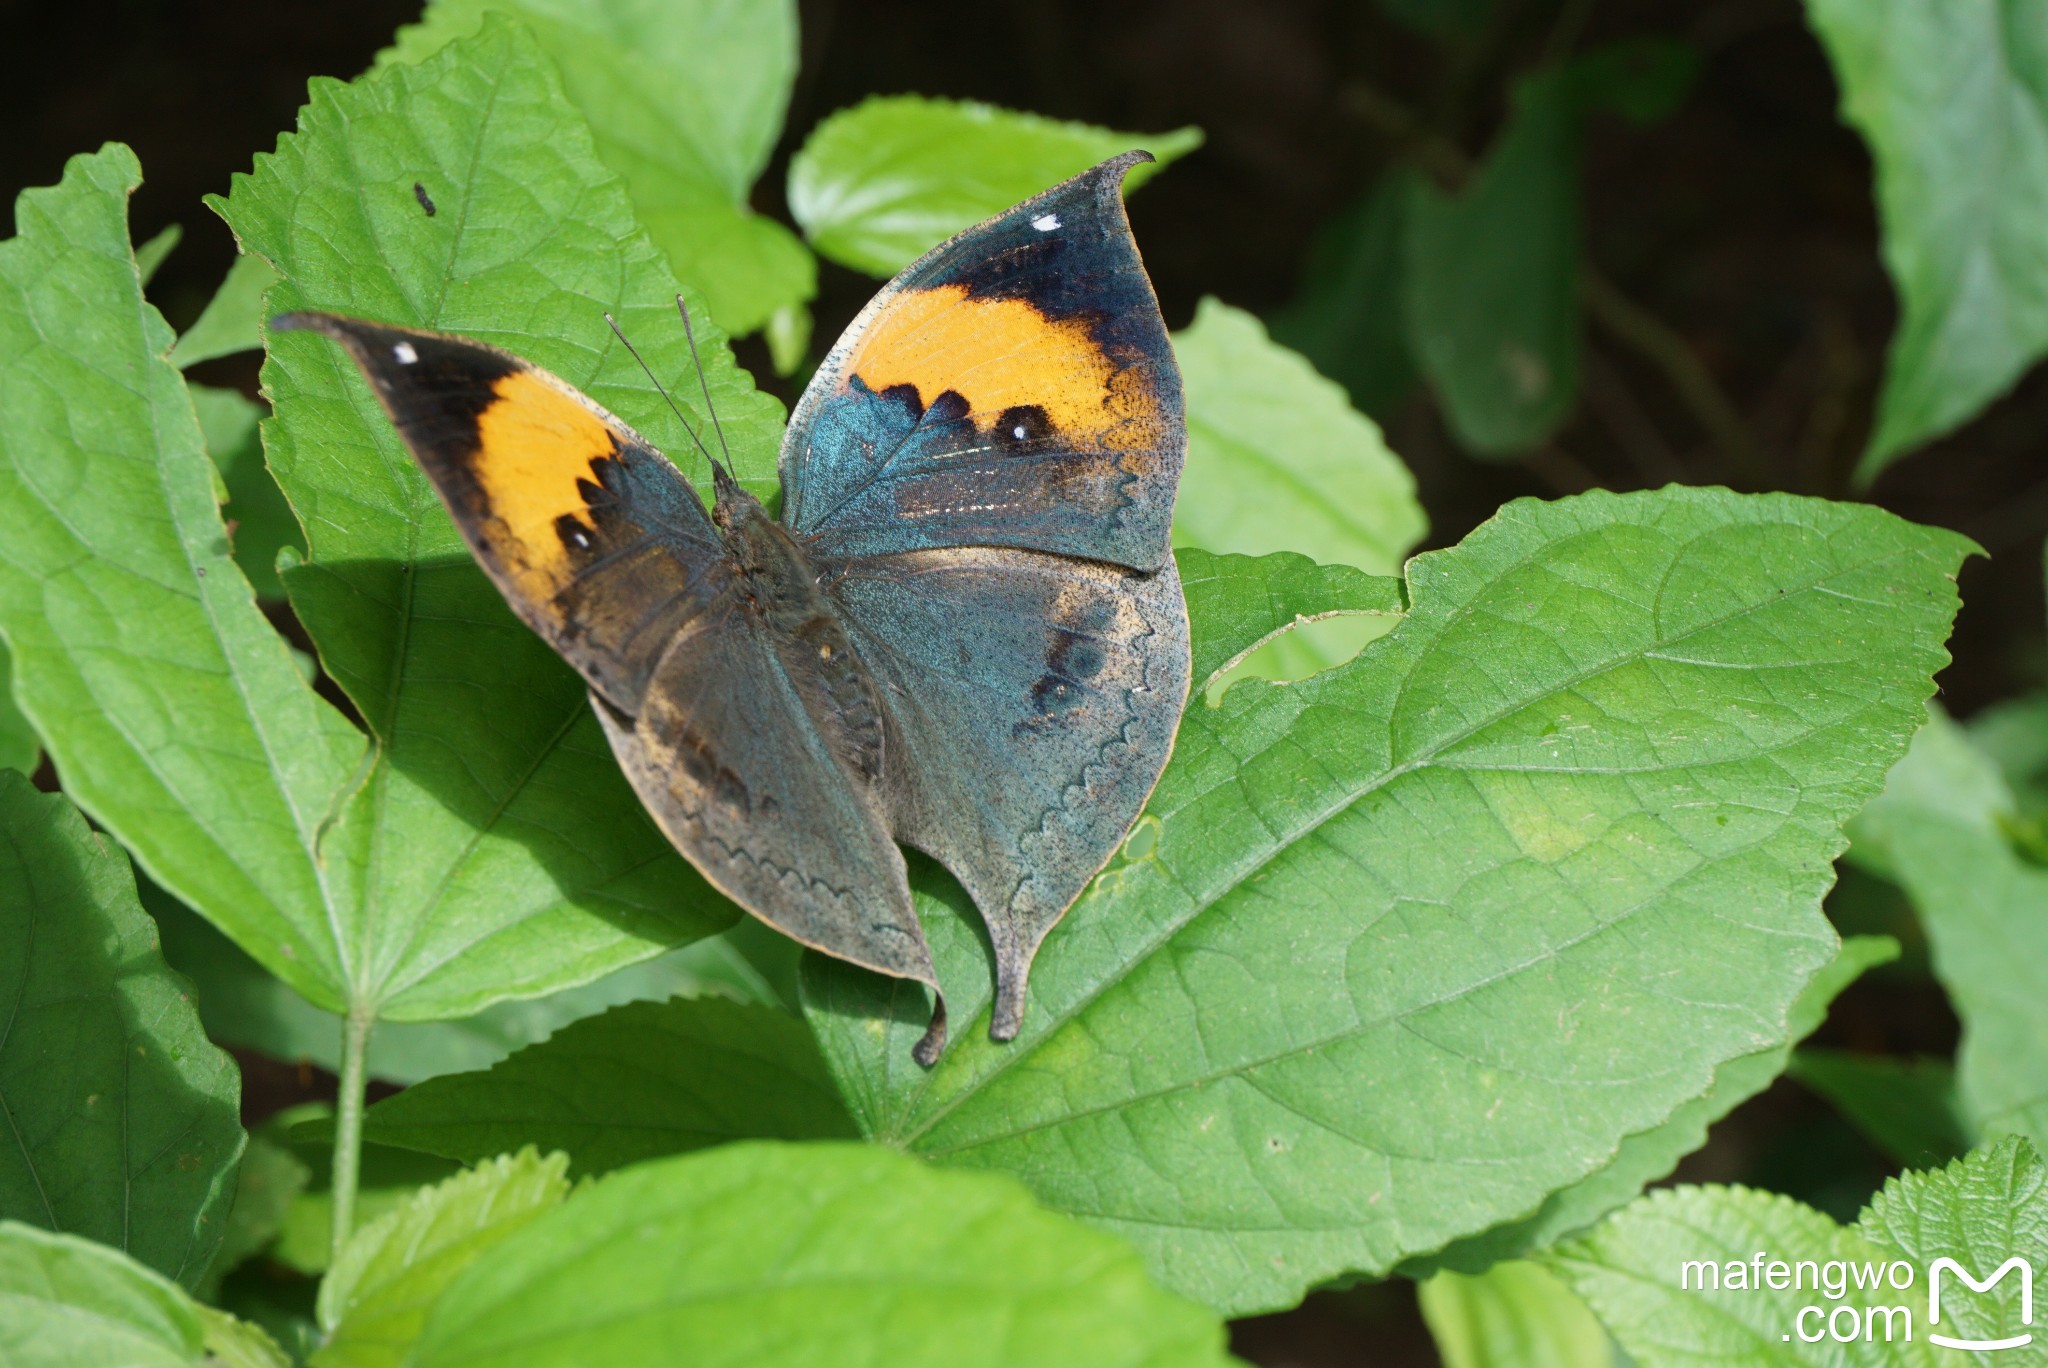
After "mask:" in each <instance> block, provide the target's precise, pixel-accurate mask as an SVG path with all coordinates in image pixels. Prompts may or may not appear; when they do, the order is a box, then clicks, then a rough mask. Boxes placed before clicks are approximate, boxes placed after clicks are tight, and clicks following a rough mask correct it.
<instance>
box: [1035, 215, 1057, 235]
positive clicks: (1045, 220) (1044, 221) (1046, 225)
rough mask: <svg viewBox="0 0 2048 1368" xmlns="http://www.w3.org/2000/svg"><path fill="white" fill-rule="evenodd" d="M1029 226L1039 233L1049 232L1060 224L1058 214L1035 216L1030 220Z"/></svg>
mask: <svg viewBox="0 0 2048 1368" xmlns="http://www.w3.org/2000/svg"><path fill="white" fill-rule="evenodd" d="M1031 226H1032V227H1033V228H1036V229H1037V230H1038V231H1039V232H1041V233H1050V232H1051V231H1052V230H1053V229H1055V228H1057V227H1059V226H1060V216H1059V215H1058V214H1040V215H1039V216H1038V217H1037V218H1035V219H1033V220H1031Z"/></svg>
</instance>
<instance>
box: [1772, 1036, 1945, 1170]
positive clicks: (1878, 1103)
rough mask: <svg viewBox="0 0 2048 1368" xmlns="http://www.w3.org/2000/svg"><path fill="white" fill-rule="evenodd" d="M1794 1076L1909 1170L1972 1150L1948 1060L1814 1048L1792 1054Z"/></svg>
mask: <svg viewBox="0 0 2048 1368" xmlns="http://www.w3.org/2000/svg"><path fill="white" fill-rule="evenodd" d="M1790 1073H1791V1075H1792V1077H1794V1078H1796V1079H1798V1080H1799V1081H1800V1082H1801V1083H1804V1084H1805V1085H1806V1086H1807V1087H1809V1088H1811V1089H1813V1090H1814V1091H1815V1092H1817V1093H1819V1094H1820V1095H1821V1096H1822V1097H1825V1098H1826V1099H1827V1100H1828V1101H1829V1102H1830V1103H1832V1104H1833V1105H1834V1108H1835V1110H1836V1111H1838V1112H1840V1113H1842V1115H1843V1116H1845V1117H1847V1118H1848V1120H1849V1123H1850V1124H1851V1125H1853V1126H1855V1127H1856V1129H1857V1130H1859V1131H1861V1132H1863V1134H1864V1135H1865V1136H1866V1137H1867V1138H1868V1139H1869V1140H1870V1142H1871V1143H1872V1144H1874V1145H1876V1146H1877V1147H1878V1148H1879V1149H1881V1150H1883V1151H1884V1152H1885V1153H1886V1154H1887V1155H1889V1156H1891V1158H1892V1159H1894V1160H1895V1161H1897V1162H1898V1163H1900V1164H1903V1165H1905V1166H1906V1167H1907V1168H1926V1167H1928V1166H1929V1165H1933V1164H1945V1163H1947V1162H1948V1161H1949V1160H1951V1159H1954V1158H1957V1157H1958V1156H1960V1155H1962V1154H1963V1153H1964V1152H1966V1151H1967V1150H1968V1149H1969V1148H1970V1143H1971V1136H1970V1132H1969V1127H1968V1126H1967V1125H1966V1124H1965V1123H1964V1121H1963V1119H1962V1117H1961V1116H1960V1115H1959V1114H1958V1113H1957V1108H1956V1076H1955V1070H1954V1068H1952V1067H1951V1066H1950V1065H1949V1062H1948V1061H1947V1060H1945V1059H1927V1058H1922V1059H1893V1058H1890V1057H1888V1056H1885V1055H1865V1054H1857V1053H1854V1052H1852V1051H1849V1050H1830V1049H1824V1048H1821V1047H1819V1046H1809V1047H1808V1048H1806V1049H1803V1050H1800V1051H1798V1052H1797V1053H1796V1054H1794V1055H1793V1056H1792V1067H1791V1069H1790Z"/></svg>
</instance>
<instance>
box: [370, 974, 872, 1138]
mask: <svg viewBox="0 0 2048 1368" xmlns="http://www.w3.org/2000/svg"><path fill="white" fill-rule="evenodd" d="M363 1133H364V1134H365V1135H366V1136H367V1137H368V1138H369V1139H371V1140H374V1141H376V1142H378V1143H380V1144H385V1145H396V1146H399V1147H401V1148H405V1149H416V1150H423V1151H425V1152H427V1153H429V1154H438V1155H442V1156H444V1157H446V1158H449V1159H459V1160H463V1161H464V1162H469V1163H474V1162H476V1161H477V1160H479V1159H481V1158H484V1157H485V1156H488V1155H493V1154H502V1153H505V1152H507V1151H509V1150H513V1149H517V1148H518V1147H519V1146H521V1145H529V1144H530V1145H538V1146H540V1147H541V1148H542V1149H548V1150H566V1151H567V1152H568V1153H569V1155H570V1156H571V1158H572V1159H573V1160H574V1161H575V1171H576V1172H577V1174H579V1175H581V1174H586V1173H603V1172H606V1171H608V1170H611V1169H615V1168H623V1167H624V1166H625V1165H627V1164H632V1163H637V1162H638V1161H640V1160H642V1159H654V1158H659V1157H661V1156H663V1155H669V1154H681V1153H684V1152H686V1151H688V1150H694V1149H702V1148H704V1147H705V1146H707V1145H717V1144H723V1143H724V1142H726V1141H728V1140H753V1139H763V1140H812V1139H843V1138H851V1137H853V1136H855V1135H857V1134H858V1132H857V1131H856V1130H855V1129H854V1125H853V1121H852V1119H851V1118H849V1117H848V1116H847V1114H846V1107H845V1105H844V1104H843V1103H841V1102H840V1100H839V1095H838V1093H837V1092H836V1091H834V1089H833V1086H832V1080H831V1078H830V1076H828V1075H827V1074H826V1072H825V1065H824V1061H823V1060H821V1059H820V1058H819V1057H818V1047H817V1045H816V1043H815V1042H814V1041H813V1040H812V1039H811V1032H810V1028H809V1027H807V1026H806V1025H805V1024H804V1023H803V1022H801V1021H798V1020H796V1019H795V1018H794V1017H791V1016H789V1015H787V1014H786V1013H783V1012H781V1011H778V1010H776V1009H775V1008H772V1007H762V1006H756V1005H750V1004H746V1003H739V1002H727V1001H723V1000H721V999H719V998H697V999H691V998H675V999H672V1000H671V1001H668V1002H635V1003H628V1004H627V1005H626V1006H623V1007H617V1008H614V1009H613V1010H611V1011H609V1012H606V1013H605V1014H604V1015H602V1016H596V1017H591V1018H589V1019H588V1020H585V1021H579V1022H575V1023H573V1024H571V1025H569V1026H566V1027H564V1028H563V1029H562V1030H560V1031H558V1032H557V1033H556V1034H555V1035H553V1036H552V1037H550V1038H549V1039H547V1040H545V1041H543V1042H541V1043H540V1044H537V1045H529V1046H528V1047H526V1048H525V1049H524V1050H521V1051H520V1052H519V1053H517V1054H515V1055H513V1056H512V1057H511V1058H509V1059H506V1060H503V1061H501V1062H500V1063H498V1064H495V1065H493V1066H492V1067H491V1068H490V1069H489V1070H488V1071H487V1072H483V1073H468V1074H453V1075H450V1076H448V1077H445V1078H437V1079H432V1080H430V1081H428V1082H426V1083H423V1084H421V1085H419V1086H418V1087H415V1088H409V1089H407V1090H406V1091H404V1092H402V1093H400V1094H398V1096H396V1097H391V1098H386V1099H385V1100H384V1101H382V1102H379V1103H378V1104H377V1105H376V1106H374V1107H372V1108H370V1111H369V1114H368V1115H367V1117H366V1118H365V1120H364V1132H363Z"/></svg>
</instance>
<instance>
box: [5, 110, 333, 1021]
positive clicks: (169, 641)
mask: <svg viewBox="0 0 2048 1368" xmlns="http://www.w3.org/2000/svg"><path fill="white" fill-rule="evenodd" d="M139 176H140V172H139V170H138V168H137V166H136V164H135V158H134V155H133V154H132V153H130V152H129V151H128V150H127V149H126V148H124V147H120V146H119V145H110V146H109V147H108V148H106V149H105V150H104V151H102V152H100V153H98V154H96V155H93V156H89V157H76V158H73V159H72V161H71V163H70V164H69V165H68V166H67V167H66V169H65V177H64V181H63V183H62V184H61V185H59V186H56V187H54V188H52V189H44V190H30V191H27V192H26V193H24V194H23V195H22V197H21V200H20V202H19V207H18V214H17V217H18V221H19V227H20V230H21V235H20V236H19V237H16V238H14V239H12V240H11V241H9V242H6V243H4V244H0V524H4V525H5V526H6V527H7V528H8V529H9V533H8V536H7V537H6V539H5V541H4V543H0V630H4V632H5V633H6V636H7V638H8V643H9V645H10V646H11V647H12V648H13V652H14V694H15V699H16V701H17V702H18V703H19V704H20V705H21V710H22V712H23V713H24V714H25V715H26V716H27V717H28V718H29V719H30V720H31V721H32V722H33V723H34V725H35V728H36V731H37V732H38V733H39V734H40V735H41V736H42V738H43V743H44V745H45V746H46V747H47V748H48V749H49V750H50V752H51V754H52V756H53V757H54V758H55V760H56V762H57V767H58V770H59V771H60V773H61V774H62V776H63V780H64V786H65V791H66V792H67V793H68V794H70V796H71V797H72V798H73V799H74V800H76V801H77V802H78V803H79V804H80V805H81V806H82V807H84V808H85V809H86V810H87V811H88V812H90V813H92V815H93V816H94V818H95V819H97V820H98V821H99V822H100V823H101V824H102V825H103V826H105V827H107V828H108V829H110V830H111V831H113V832H114V834H115V835H117V836H119V837H120V838H121V841H122V844H123V845H125V846H126V847H127V848H128V849H129V851H131V852H132V853H133V854H134V855H135V857H136V859H137V861H138V863H140V864H141V865H142V866H143V868H145V869H146V870H148V871H149V872H150V874H151V876H152V877H153V878H154V879H155V880H156V881H157V882H158V883H160V884H162V885H163V886H165V887H166V888H168V889H170V890H172V891H173V892H175V893H176V894H177V895H178V896H179V897H180V898H182V899H184V900H185V901H186V902H187V903H190V904H191V905H193V906H195V907H198V908H200V909H201V910H202V911H204V912H205V913H206V915H207V916H208V917H210V918H211V919H212V920H213V921H214V923H215V924H216V925H218V926H220V927H221V928H222V929H223V930H225V931H227V932H228V933H229V934H230V935H232V936H234V937H235V939H236V940H237V941H239V942H241V943H242V944H243V945H245V946H248V947H249V948H250V950H251V952H252V953H254V954H256V955H257V957H258V958H260V959H261V960H262V961H263V962H264V963H265V964H266V965H268V966H269V967H270V968H271V969H272V971H273V972H276V973H278V974H280V975H282V976H283V977H285V978H286V979H288V980H289V981H290V982H291V983H292V984H293V985H294V986H295V987H297V988H298V989H299V990H300V991H301V992H304V993H307V994H308V995H309V996H318V997H322V998H324V999H325V1000H326V1001H327V1002H328V1003H329V1005H333V1006H339V1005H341V1002H342V990H341V986H340V985H341V979H342V976H341V974H340V972H339V965H338V958H337V951H336V948H335V946H334V936H333V929H332V925H331V923H330V921H329V899H330V898H334V899H340V898H342V897H344V896H345V887H344V886H343V884H344V883H345V879H346V873H347V871H346V869H345V868H344V867H338V862H328V861H323V860H322V859H321V858H320V857H319V850H318V844H319V839H320V832H321V829H322V826H323V824H324V823H325V822H326V821H327V820H328V819H329V817H330V815H331V814H332V812H333V810H334V808H335V805H336V804H337V803H338V802H339V801H340V799H341V796H342V794H343V792H344V790H345V788H346V786H347V785H349V784H350V783H351V781H352V779H353V777H354V775H355V774H356V771H357V768H358V765H359V764H360V763H361V761H362V759H363V757H364V742H363V738H362V736H361V734H360V733H358V732H357V731H356V730H355V728H353V727H352V726H350V725H349V724H348V722H347V721H346V720H345V719H344V718H343V717H342V716H341V715H340V714H339V713H338V712H336V711H335V710H334V709H333V708H331V707H329V706H328V705H327V704H326V703H324V702H323V701H321V699H320V698H319V697H318V696H317V695H316V694H314V692H313V690H312V688H311V686H310V685H309V683H308V682H307V680H306V679H305V678H304V677H303V676H302V675H301V674H300V672H299V667H298V665H297V664H296V663H295V662H294V661H293V659H292V655H291V652H290V650H289V649H288V648H287V647H286V645H285V643H284V641H283V640H282V639H281V638H280V637H279V636H278V635H277V633H276V632H275V631H274V630H272V628H271V626H270V624H269V622H267V621H266V620H265V619H264V617H263V614H262V613H261V611H260V610H259V609H258V608H257V606H256V602H255V599H254V598H253V596H252V595H251V594H250V591H249V586H248V584H247V582H246V581H245V580H244V579H243V578H242V576H241V575H240V573H239V572H238V571H237V570H236V568H235V564H234V561H233V560H231V559H230V558H229V554H228V546H227V538H226V535H225V531H224V529H223V527H222V524H221V517H220V507H219V503H218V491H219V476H218V474H217V473H216V471H215V470H214V467H213V463H212V462H211V461H209V460H208V459H207V455H206V452H205V450H204V447H203V444H202V440H201V433H200V429H199V424H198V422H197V420H196V418H195V417H194V412H193V406H192V401H191V399H190V398H189V397H188V396H187V394H186V391H185V384H184V381H183V379H182V378H181V377H180V376H179V374H178V371H177V369H176V368H175V367H174V366H172V365H171V364H170V363H169V362H168V361H166V360H164V359H163V357H164V353H165V352H167V351H168V350H169V349H170V344H171V333H170V329H169V328H168V327H166V326H165V325H164V322H163V320H162V318H161V317H160V316H159V315H158V314H157V312H156V310H154V309H153V308H151V307H149V305H148V304H147V303H146V302H145V301H144V300H143V297H142V290H141V283H140V280H139V277H138V275H137V272H136V267H135V261H134V258H133V256H132V255H131V254H130V252H129V250H128V244H127V227H126V222H125V204H126V199H127V195H128V193H129V192H130V191H131V190H133V188H134V187H135V185H136V184H137V182H138V180H139Z"/></svg>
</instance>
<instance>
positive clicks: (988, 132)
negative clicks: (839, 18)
mask: <svg viewBox="0 0 2048 1368" xmlns="http://www.w3.org/2000/svg"><path fill="white" fill-rule="evenodd" d="M1201 145H1202V131H1201V130H1200V129H1198V128H1178V129H1175V130H1174V131H1173V132H1171V133H1153V134H1146V133H1120V132H1117V131H1116V130H1114V129H1109V128H1098V127H1096V126H1095V125H1093V124H1082V123H1062V122H1061V121H1059V120H1057V119H1047V118H1043V117H1041V116H1039V115H1037V114H1024V113H1020V112H1018V111H1016V110H1013V109H998V108H996V107H995V106H994V105H985V104H978V103H976V102H974V101H972V100H937V99H930V98H928V97H926V96H922V95H877V96H873V97H871V98H869V99H866V100H863V101H861V102H860V103H859V104H857V105H854V106H852V107H850V108H847V109H842V110H839V111H838V112H837V113H835V114H833V115H831V116H830V117H829V118H827V119H825V120H824V121H823V122H822V123H820V124H819V125H818V126H817V127H816V128H814V129H812V130H811V134H810V136H809V137H808V138H806V139H805V140H804V145H803V147H802V148H800V149H798V151H797V154H796V156H795V157H793V158H791V159H790V163H789V212H790V214H791V215H792V216H793V217H794V218H795V219H796V221H797V222H798V223H799V224H801V225H802V226H803V230H804V236H805V237H807V238H809V239H810V241H811V246H813V247H815V248H817V249H818V251H819V252H820V253H821V254H823V255H824V256H827V257H830V258H831V259H832V260H834V261H836V262H838V263H839V264H840V265H842V266H851V267H852V268H853V269H854V270H856V271H866V272H867V273H868V274H869V275H876V276H888V275H894V274H895V273H896V272H897V271H899V270H901V269H903V268H904V267H905V266H908V265H909V264H910V263H911V262H912V261H914V260H915V259H916V258H918V257H920V256H922V255H924V253H926V252H928V251H930V250H931V249H932V248H934V247H936V246H938V245H939V244H940V243H941V242H944V241H945V240H946V239H947V238H949V237H951V236H953V234H955V233H957V232H959V231H960V230H961V229H963V228H968V227H972V226H973V225H974V224H977V223H979V222H981V221H982V220H983V219H985V218H991V217H993V216H995V215H996V214H1000V213H1001V212H1003V211H1004V210H1005V209H1008V208H1009V207H1010V206H1011V205H1013V204H1016V203H1018V202H1019V201H1021V200H1026V199H1029V198H1030V197H1031V196H1033V195H1035V194H1037V193H1038V192H1039V191H1041V190H1043V189H1045V188H1047V187H1048V186H1051V185H1056V184H1058V183H1059V182H1060V181H1063V180H1066V179H1067V178H1068V177H1069V176H1077V175H1079V174H1080V173H1081V172H1083V171H1085V170H1087V169H1088V168H1089V167H1091V166H1094V165H1095V164H1096V163H1098V162H1103V161H1107V160H1109V158H1111V157H1114V156H1116V155H1118V154H1119V153H1122V152H1128V151H1130V150H1131V149H1132V148H1134V147H1142V148H1144V149H1145V150H1147V151H1149V152H1150V153H1152V155H1153V156H1155V157H1157V158H1158V159H1159V160H1158V161H1157V162H1156V163H1154V164H1153V165H1151V166H1137V167H1133V168H1132V169H1131V173H1130V176H1129V177H1128V179H1127V180H1126V181H1125V186H1126V188H1127V189H1131V190H1135V189H1137V188H1138V187H1139V186H1140V185H1143V184H1144V183H1145V181H1146V180H1148V179H1149V178H1150V177H1151V176H1153V175H1155V174H1156V173H1158V172H1159V171H1160V170H1162V169H1164V168H1165V167H1166V166H1167V164H1169V163H1171V162H1173V161H1175V160H1177V159H1178V158H1180V157H1183V156H1185V155H1187V154H1188V153H1189V152H1192V151H1194V150H1195V149H1196V148H1197V147H1200V146H1201Z"/></svg>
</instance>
